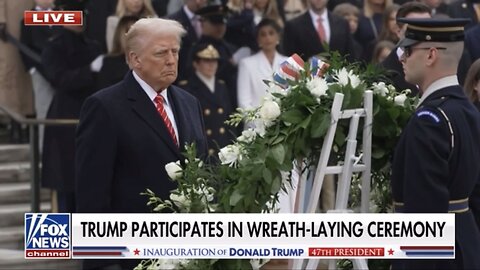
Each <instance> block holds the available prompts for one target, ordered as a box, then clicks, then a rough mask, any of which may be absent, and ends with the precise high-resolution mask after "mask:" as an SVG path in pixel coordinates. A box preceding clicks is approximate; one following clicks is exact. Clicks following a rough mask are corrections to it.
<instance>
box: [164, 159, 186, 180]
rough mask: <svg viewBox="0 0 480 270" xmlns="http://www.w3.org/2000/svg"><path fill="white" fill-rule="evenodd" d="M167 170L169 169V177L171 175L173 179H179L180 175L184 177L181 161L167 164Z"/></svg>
mask: <svg viewBox="0 0 480 270" xmlns="http://www.w3.org/2000/svg"><path fill="white" fill-rule="evenodd" d="M165 170H166V171H167V174H168V177H170V178H171V179H172V180H178V179H179V178H180V177H182V167H180V161H177V162H170V163H168V164H166V165H165Z"/></svg>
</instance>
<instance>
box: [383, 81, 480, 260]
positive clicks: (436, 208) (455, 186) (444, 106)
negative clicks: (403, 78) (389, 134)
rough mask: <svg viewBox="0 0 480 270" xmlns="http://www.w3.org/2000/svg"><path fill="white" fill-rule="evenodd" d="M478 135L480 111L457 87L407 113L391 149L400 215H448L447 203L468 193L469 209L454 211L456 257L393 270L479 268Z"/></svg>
mask: <svg viewBox="0 0 480 270" xmlns="http://www.w3.org/2000/svg"><path fill="white" fill-rule="evenodd" d="M452 133H453V136H452ZM479 138H480V114H479V112H478V111H477V109H476V108H475V107H474V106H473V105H472V104H471V103H470V102H469V101H468V100H467V98H466V97H465V95H464V94H463V90H462V88H461V87H460V86H450V87H446V88H442V89H440V90H438V91H436V92H434V93H432V94H431V95H430V96H428V97H427V98H426V99H425V101H424V102H423V103H422V104H421V106H420V107H419V108H418V109H417V110H416V112H415V113H414V114H413V115H412V117H411V119H410V120H409V122H408V124H407V126H406V127H405V128H404V130H403V132H402V135H401V138H400V140H399V142H398V144H397V147H396V149H395V154H394V159H393V164H392V178H391V185H392V193H393V199H394V201H395V202H397V204H398V205H399V204H402V205H401V207H402V208H403V209H402V212H405V213H447V212H449V201H453V200H462V199H466V198H469V197H470V198H469V201H470V210H466V209H465V210H464V211H459V212H460V213H457V214H456V215H455V220H456V223H455V224H456V248H455V256H456V259H455V260H404V261H398V262H396V263H394V269H414V268H417V269H480V256H478V250H480V231H479V229H478V227H477V225H476V223H475V220H474V215H473V214H472V209H473V210H475V209H479V205H476V204H479V203H480V202H479V198H476V197H475V196H480V193H479V190H476V189H479V188H480V185H479V184H478V183H479V177H480V166H478V164H479V160H480V139H479ZM475 186H476V187H475ZM472 192H473V193H472Z"/></svg>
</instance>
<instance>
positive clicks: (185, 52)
mask: <svg viewBox="0 0 480 270" xmlns="http://www.w3.org/2000/svg"><path fill="white" fill-rule="evenodd" d="M168 18H169V19H171V20H175V21H177V22H179V23H180V24H182V26H183V28H185V30H187V34H186V35H185V36H184V37H183V38H182V46H181V47H180V51H179V52H178V78H177V81H180V80H184V79H187V78H188V77H189V76H190V75H189V74H190V73H189V71H191V69H189V68H190V66H191V63H190V51H191V49H192V46H193V44H194V43H195V42H197V41H198V37H197V33H196V32H195V28H193V25H192V22H191V21H190V19H189V18H188V16H187V13H185V11H184V10H183V7H182V8H181V9H180V10H179V11H177V12H175V13H173V14H172V15H170V16H168Z"/></svg>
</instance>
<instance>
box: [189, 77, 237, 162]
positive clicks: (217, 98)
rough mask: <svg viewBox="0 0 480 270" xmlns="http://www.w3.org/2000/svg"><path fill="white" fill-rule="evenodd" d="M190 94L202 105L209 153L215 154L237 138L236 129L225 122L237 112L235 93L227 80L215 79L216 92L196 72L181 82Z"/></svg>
mask: <svg viewBox="0 0 480 270" xmlns="http://www.w3.org/2000/svg"><path fill="white" fill-rule="evenodd" d="M180 83H181V85H182V87H184V88H185V90H187V91H188V92H189V93H190V94H192V95H194V96H195V97H196V98H197V99H198V100H199V101H200V105H201V106H202V110H203V119H204V121H205V129H206V130H205V131H206V132H205V133H206V134H207V139H208V147H209V150H208V152H209V154H210V155H213V154H215V153H217V152H218V150H219V148H222V147H224V146H226V145H228V144H231V143H232V140H233V139H235V138H236V135H237V132H236V129H235V128H233V127H231V126H228V125H226V124H225V121H226V120H228V119H229V116H230V114H232V113H234V112H235V107H234V105H233V104H232V101H233V96H235V93H232V92H230V91H229V89H228V88H227V86H226V85H225V82H223V81H221V80H215V92H214V93H212V92H211V91H210V89H208V87H207V86H206V85H205V84H204V83H203V82H202V81H201V80H200V79H199V78H198V76H197V75H196V74H193V75H192V76H190V79H189V80H188V81H183V82H180ZM217 146H218V147H217Z"/></svg>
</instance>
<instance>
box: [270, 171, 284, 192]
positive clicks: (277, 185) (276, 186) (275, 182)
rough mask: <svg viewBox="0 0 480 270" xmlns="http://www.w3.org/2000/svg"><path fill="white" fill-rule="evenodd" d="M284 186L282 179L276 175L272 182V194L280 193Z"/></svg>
mask: <svg viewBox="0 0 480 270" xmlns="http://www.w3.org/2000/svg"><path fill="white" fill-rule="evenodd" d="M281 186H282V178H281V177H280V176H279V175H275V177H274V178H273V181H272V189H271V191H270V194H277V192H279V191H280V187H281Z"/></svg>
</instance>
